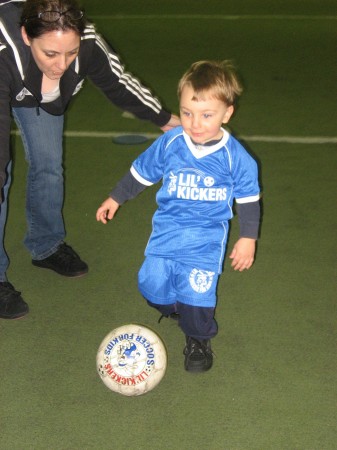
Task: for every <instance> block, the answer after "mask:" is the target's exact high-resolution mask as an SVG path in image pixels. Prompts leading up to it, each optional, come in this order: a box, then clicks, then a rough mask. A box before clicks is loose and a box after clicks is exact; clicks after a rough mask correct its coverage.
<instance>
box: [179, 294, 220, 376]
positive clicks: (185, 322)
mask: <svg viewBox="0 0 337 450" xmlns="http://www.w3.org/2000/svg"><path fill="white" fill-rule="evenodd" d="M177 311H178V314H179V317H180V319H179V325H180V327H181V329H182V330H183V331H184V333H185V335H186V345H185V348H184V352H183V353H184V355H185V362H184V366H185V369H186V370H187V371H189V372H205V371H206V370H209V369H210V368H211V367H212V365H213V353H212V348H211V338H213V337H214V336H215V335H216V334H217V332H218V326H217V323H216V321H215V319H214V312H215V308H213V307H204V308H202V307H198V306H191V305H186V304H184V303H181V302H177Z"/></svg>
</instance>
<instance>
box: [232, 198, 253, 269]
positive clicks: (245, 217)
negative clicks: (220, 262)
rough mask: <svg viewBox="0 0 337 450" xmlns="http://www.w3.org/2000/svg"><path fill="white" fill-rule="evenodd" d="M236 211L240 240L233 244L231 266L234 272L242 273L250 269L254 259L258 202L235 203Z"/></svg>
mask: <svg viewBox="0 0 337 450" xmlns="http://www.w3.org/2000/svg"><path fill="white" fill-rule="evenodd" d="M236 209H237V213H238V217H239V225H240V238H239V240H238V241H237V242H236V243H235V245H234V247H233V250H232V252H231V254H230V255H229V257H230V259H231V260H232V264H231V266H232V267H233V269H234V270H238V271H239V272H242V271H243V270H245V269H250V267H251V266H252V265H253V262H254V257H255V247H256V240H257V238H258V233H259V226H260V202H259V200H258V201H255V202H250V203H237V204H236Z"/></svg>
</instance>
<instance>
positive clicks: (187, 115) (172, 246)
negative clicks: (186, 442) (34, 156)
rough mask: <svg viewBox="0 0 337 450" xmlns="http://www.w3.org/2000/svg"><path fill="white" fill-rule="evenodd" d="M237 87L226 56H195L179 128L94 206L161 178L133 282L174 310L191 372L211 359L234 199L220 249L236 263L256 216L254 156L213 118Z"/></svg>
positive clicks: (226, 110) (251, 242) (114, 204)
mask: <svg viewBox="0 0 337 450" xmlns="http://www.w3.org/2000/svg"><path fill="white" fill-rule="evenodd" d="M240 94H241V86H240V83H239V81H238V79H237V76H236V74H235V72H234V70H233V68H232V66H231V64H230V63H229V62H228V61H223V62H214V61H200V62H196V63H194V64H193V65H192V66H191V67H190V69H189V70H188V71H187V72H186V73H185V74H184V76H183V77H182V79H181V80H180V82H179V86H178V96H179V99H180V116H181V124H182V127H177V128H175V129H173V130H171V131H169V132H167V133H165V134H164V135H162V136H160V137H159V138H158V139H157V140H156V141H155V142H154V143H153V144H152V145H151V146H150V147H149V148H148V149H147V150H146V151H145V152H144V153H142V154H141V155H140V156H139V157H138V158H137V159H136V160H135V161H134V163H133V164H132V166H131V169H130V172H129V173H127V174H126V175H125V176H124V178H122V180H121V181H120V182H119V183H118V184H117V186H116V188H115V189H114V190H113V191H112V192H111V194H110V197H109V198H108V199H107V200H105V202H104V203H103V204H102V205H101V207H100V208H99V209H98V210H97V213H96V218H97V220H98V221H101V222H103V223H104V224H105V223H107V220H109V219H112V218H113V217H114V215H115V213H116V211H117V209H118V207H119V206H120V205H121V204H123V203H124V202H125V201H127V200H129V199H131V198H133V197H135V196H136V195H137V194H139V193H140V192H141V191H142V190H143V189H145V188H146V187H147V186H150V185H152V184H154V183H157V182H158V181H160V180H161V179H162V186H161V188H160V189H159V191H158V193H157V197H156V199H157V204H158V209H157V211H156V212H155V214H154V217H153V229H152V234H151V236H150V239H149V242H148V244H147V247H146V250H145V256H146V258H145V261H144V263H143V265H142V267H141V269H140V271H139V275H138V286H139V290H140V292H141V294H142V295H143V296H144V297H145V299H146V300H147V301H148V304H149V305H150V306H152V307H154V308H157V309H158V310H159V311H160V312H161V314H162V315H164V316H167V317H169V316H170V317H174V316H176V317H178V320H179V326H180V328H181V329H182V330H183V332H184V333H185V335H186V345H185V348H184V352H183V353H184V355H185V362H184V366H185V369H186V370H188V371H190V372H203V371H206V370H208V369H210V368H211V366H212V363H213V354H212V350H211V344H210V339H211V338H213V337H214V336H215V335H216V334H217V324H216V321H215V319H214V313H215V306H216V287H217V281H218V277H219V274H220V273H221V271H222V265H223V259H224V255H225V249H226V242H227V235H228V221H229V220H230V219H231V218H232V217H233V211H232V205H233V199H234V198H235V200H236V209H237V213H238V216H239V224H240V238H239V240H238V241H237V242H236V244H235V245H234V249H233V250H232V252H231V254H230V256H229V257H230V258H231V259H232V264H231V265H232V267H233V268H234V270H238V271H240V272H241V271H243V270H245V269H249V268H250V267H251V265H252V264H253V261H254V254H255V241H256V239H257V237H258V229H259V218H260V207H259V185H258V173H257V165H256V163H255V161H254V160H253V159H252V157H251V156H250V155H249V154H248V153H247V152H246V150H245V149H244V148H243V147H242V145H241V144H240V143H239V142H238V141H237V140H236V139H235V138H234V137H232V136H231V135H230V134H229V133H228V132H227V131H226V130H225V129H223V128H222V127H221V125H222V124H225V123H227V122H228V121H229V119H230V117H231V116H232V114H233V112H234V104H235V101H236V99H237V97H238V96H239V95H240Z"/></svg>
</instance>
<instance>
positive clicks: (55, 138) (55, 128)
mask: <svg viewBox="0 0 337 450" xmlns="http://www.w3.org/2000/svg"><path fill="white" fill-rule="evenodd" d="M13 116H14V119H15V122H16V124H17V126H18V128H19V129H20V132H21V137H22V142H23V145H24V149H25V157H26V161H27V163H28V176H27V191H26V218H27V224H28V230H27V234H26V237H25V240H24V244H25V246H26V247H27V248H28V250H29V251H30V253H31V255H32V258H33V259H44V258H47V257H48V256H50V255H52V254H53V253H54V252H55V251H56V249H57V247H58V246H59V244H60V243H61V242H62V241H63V239H64V237H65V228H64V222H63V216H62V207H63V200H64V181H63V167H62V155H63V146H62V138H63V122H64V118H63V116H52V115H51V114H48V113H46V112H45V111H43V110H42V109H41V108H39V110H38V111H37V109H36V108H13ZM10 169H11V164H9V166H8V172H9V175H8V179H7V182H6V185H5V187H4V194H3V195H4V202H3V204H2V205H1V212H0V236H1V243H2V245H1V244H0V281H4V280H6V271H7V268H8V265H9V259H8V256H7V254H6V252H5V249H4V245H3V241H4V228H5V223H6V218H7V194H8V189H9V186H10V182H11V179H10Z"/></svg>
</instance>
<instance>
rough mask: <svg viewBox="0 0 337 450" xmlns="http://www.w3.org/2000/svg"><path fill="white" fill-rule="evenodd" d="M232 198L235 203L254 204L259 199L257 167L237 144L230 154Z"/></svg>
mask: <svg viewBox="0 0 337 450" xmlns="http://www.w3.org/2000/svg"><path fill="white" fill-rule="evenodd" d="M232 155H233V162H232V176H233V197H234V198H235V201H236V203H240V204H243V203H251V202H256V201H258V200H259V198H260V187H259V181H258V167H257V163H256V161H255V160H254V159H253V158H252V156H251V155H250V154H249V153H248V152H247V151H246V150H245V149H244V148H243V147H242V146H241V144H239V143H238V142H237V143H236V145H235V148H234V150H233V152H232Z"/></svg>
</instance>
